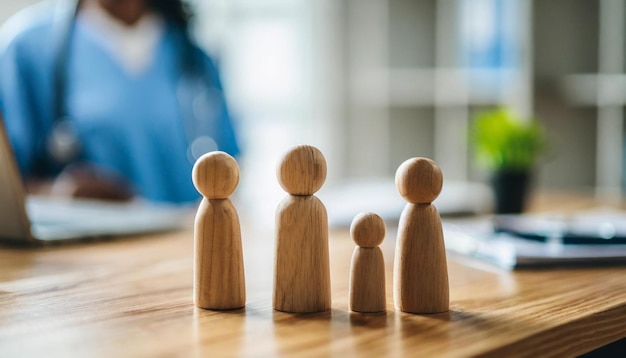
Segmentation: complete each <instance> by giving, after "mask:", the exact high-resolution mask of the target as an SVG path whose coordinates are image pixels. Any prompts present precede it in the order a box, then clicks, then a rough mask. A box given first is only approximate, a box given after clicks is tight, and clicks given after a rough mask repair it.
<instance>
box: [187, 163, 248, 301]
mask: <svg viewBox="0 0 626 358" xmlns="http://www.w3.org/2000/svg"><path fill="white" fill-rule="evenodd" d="M192 177H193V183H194V185H195V186H196V189H198V191H199V192H200V193H201V194H202V195H203V196H204V198H203V199H202V202H201V203H200V207H199V208H198V212H197V214H196V221H195V226H194V252H195V260H194V261H195V262H194V285H193V291H194V302H195V304H196V306H198V307H200V308H206V309H214V310H227V309H236V308H241V307H243V306H244V305H245V304H246V287H245V277H244V271H243V251H242V247H241V227H240V225H239V216H238V215H237V210H235V207H234V205H233V203H232V202H231V201H230V199H229V196H230V195H231V194H232V193H233V192H234V191H235V188H237V184H239V166H237V162H236V161H235V159H234V158H233V157H231V156H230V155H228V154H227V153H224V152H211V153H207V154H205V155H203V156H202V157H200V158H199V159H198V161H196V164H195V165H194V167H193V175H192Z"/></svg>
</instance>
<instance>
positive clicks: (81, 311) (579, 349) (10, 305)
mask: <svg viewBox="0 0 626 358" xmlns="http://www.w3.org/2000/svg"><path fill="white" fill-rule="evenodd" d="M191 226H192V225H191V223H190V225H189V229H188V230H185V231H181V232H176V233H169V234H159V235H153V236H148V237H139V238H131V239H125V240H118V241H109V242H96V243H88V244H80V245H69V246H59V247H49V248H38V249H22V248H1V249H0V356H3V357H14V356H28V357H36V356H81V357H84V356H105V357H121V356H145V357H156V356H184V357H188V356H207V357H221V356H250V357H271V356H312V357H321V356H340V357H349V356H375V357H383V356H421V357H431V356H449V357H463V356H493V357H509V356H541V357H549V356H571V355H577V354H581V353H584V352H588V351H591V350H593V349H595V348H597V347H600V346H603V345H606V344H608V343H610V342H612V341H615V340H618V339H620V338H622V337H625V336H626V267H623V266H617V267H600V268H569V269H541V270H539V269H536V270H523V271H506V270H504V269H500V268H496V267H494V266H491V265H489V264H487V263H482V262H480V261H476V260H475V259H471V258H465V257H460V256H455V255H452V254H450V255H449V257H448V265H449V277H450V311H449V312H448V313H443V314H432V315H412V314H406V313H400V312H396V311H394V310H393V305H392V302H393V300H392V297H391V293H392V289H391V283H392V279H391V273H392V269H391V268H392V267H393V262H392V260H393V250H394V245H395V239H394V235H395V231H394V230H393V228H391V229H390V230H389V231H388V234H387V238H386V239H385V241H384V242H383V244H382V245H381V249H382V251H383V253H384V257H385V260H386V262H385V265H386V268H387V270H386V273H387V280H386V282H387V302H388V304H387V311H386V313H384V314H369V315H368V314H359V313H353V312H350V311H349V309H348V275H349V270H350V258H351V255H352V251H353V249H354V243H353V242H352V241H351V240H350V238H349V236H348V233H347V231H333V232H331V237H330V261H331V273H332V275H331V281H332V310H331V311H330V312H326V313H321V314H301V315H298V314H287V313H281V312H275V311H273V310H272V277H273V265H274V262H273V256H274V237H273V233H272V232H271V230H252V229H248V230H246V228H244V230H243V250H244V257H245V259H244V260H245V275H246V286H247V305H246V307H245V308H244V309H240V310H235V311H221V312H220V311H208V310H202V309H197V308H195V307H194V305H193V300H192V282H193V277H192V269H193V255H192V249H193V242H192V241H193V240H192V237H193V233H192V231H191Z"/></svg>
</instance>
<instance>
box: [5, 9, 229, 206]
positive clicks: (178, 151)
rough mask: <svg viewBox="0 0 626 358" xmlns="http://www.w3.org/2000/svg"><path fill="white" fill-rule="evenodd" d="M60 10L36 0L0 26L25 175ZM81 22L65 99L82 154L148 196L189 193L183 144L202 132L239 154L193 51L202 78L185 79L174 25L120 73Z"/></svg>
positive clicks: (210, 70)
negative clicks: (137, 66)
mask: <svg viewBox="0 0 626 358" xmlns="http://www.w3.org/2000/svg"><path fill="white" fill-rule="evenodd" d="M51 6H52V7H51ZM70 14H71V8H66V9H65V10H63V9H61V10H59V7H56V8H55V7H54V5H52V4H46V5H38V6H36V7H34V8H30V9H27V10H25V11H23V12H21V13H19V14H17V15H15V16H14V18H13V19H11V20H10V21H9V22H8V23H7V25H6V26H5V28H3V29H2V32H1V34H0V108H1V110H2V113H3V114H4V118H5V125H6V128H7V132H8V135H9V139H10V141H11V143H12V145H13V148H14V151H15V154H16V157H17V160H18V164H19V168H20V170H21V172H22V175H23V176H24V177H25V178H28V177H31V176H33V175H34V174H35V173H36V172H37V171H38V169H40V168H37V166H38V165H39V164H40V162H41V158H47V157H48V156H47V154H46V151H45V143H46V141H47V139H48V136H49V132H50V129H51V127H52V124H53V123H54V118H53V116H54V115H53V110H52V108H53V97H52V93H53V90H54V86H53V67H54V65H53V63H54V57H55V56H56V52H57V48H58V47H59V46H58V44H59V42H60V41H61V39H62V38H63V36H65V35H64V33H66V30H64V25H65V24H67V23H68V22H69V16H71V15H70ZM84 25H85V24H83V23H81V21H77V22H76V26H75V29H74V32H73V35H72V43H71V45H70V51H69V57H68V60H67V64H66V68H67V76H66V79H67V80H66V82H67V85H66V86H67V90H66V98H65V106H66V108H67V112H68V114H69V116H70V119H71V120H72V121H73V123H74V124H75V127H76V129H77V133H78V136H79V138H80V141H81V145H82V160H83V161H85V162H90V163H94V164H97V165H100V166H103V167H105V168H107V169H110V170H113V171H116V172H118V173H121V174H122V175H124V176H125V177H126V178H127V179H129V180H130V181H131V182H132V183H133V184H134V185H135V187H136V190H137V192H138V194H139V195H140V196H142V197H144V198H146V199H148V200H151V201H160V202H172V203H185V202H190V201H195V200H197V199H198V198H199V197H200V196H199V194H198V192H197V191H196V190H195V188H194V187H193V184H192V181H191V169H192V163H191V161H190V160H189V158H190V142H193V141H194V140H196V139H197V138H199V137H203V138H212V140H213V141H215V143H216V145H217V148H216V149H218V150H222V151H225V152H227V153H229V154H231V155H233V156H237V155H238V154H239V147H238V145H237V141H236V138H235V131H234V129H233V124H232V121H231V118H230V116H229V113H228V110H227V107H226V103H225V100H224V94H223V90H222V86H221V83H220V80H219V75H218V71H217V69H216V67H215V64H214V63H213V61H211V59H210V58H209V57H208V56H207V55H206V54H204V53H201V52H199V55H200V56H202V60H203V64H204V70H205V71H206V74H205V75H206V79H208V81H197V80H192V79H189V78H185V76H183V75H182V71H181V68H182V66H181V63H180V61H181V56H180V55H179V54H180V53H181V51H180V46H181V41H180V37H181V33H180V31H177V29H176V28H174V27H173V26H171V25H167V24H166V28H165V30H164V31H163V35H162V37H161V39H160V41H159V43H158V45H157V47H156V49H155V54H154V58H153V59H152V63H151V64H150V65H149V66H148V67H147V68H146V69H145V70H144V71H143V72H141V73H139V74H129V73H127V72H126V71H125V69H123V68H122V67H121V64H120V63H119V62H117V60H115V59H113V58H112V57H111V55H110V54H109V53H108V52H107V51H106V50H105V49H103V48H102V47H101V45H100V43H99V42H98V41H97V40H95V39H94V38H93V36H92V34H90V31H92V30H91V29H90V28H87V27H85V26H84ZM198 51H199V50H198ZM198 83H201V84H203V85H202V86H198ZM206 83H210V85H208V86H207V85H205V84H206ZM198 103H204V104H205V107H206V108H205V110H201V109H198V108H196V107H198ZM205 141H206V140H205ZM195 154H197V153H195Z"/></svg>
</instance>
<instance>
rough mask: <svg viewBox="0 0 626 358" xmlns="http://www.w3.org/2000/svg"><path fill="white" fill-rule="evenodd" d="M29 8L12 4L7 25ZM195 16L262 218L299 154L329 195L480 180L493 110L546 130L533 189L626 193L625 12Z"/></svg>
mask: <svg viewBox="0 0 626 358" xmlns="http://www.w3.org/2000/svg"><path fill="white" fill-rule="evenodd" d="M35 2H36V1H32V0H29V1H26V0H19V1H18V0H3V1H2V2H0V16H1V17H2V18H1V19H0V21H2V22H4V20H6V19H7V18H8V17H9V16H11V15H12V14H13V13H15V12H16V11H18V10H19V9H20V8H22V7H25V6H27V5H29V4H32V3H35ZM191 3H192V5H193V7H194V9H195V11H196V15H197V16H196V18H195V30H196V35H197V37H198V39H199V41H200V42H201V43H202V45H203V46H204V47H205V48H206V49H207V50H208V51H209V52H210V53H212V54H213V55H214V56H215V58H216V59H217V60H218V62H219V65H220V68H221V70H222V75H223V80H224V84H225V88H226V91H227V96H228V101H229V103H230V106H231V109H232V111H233V113H234V115H235V116H236V119H237V123H238V128H239V131H240V137H241V144H242V146H243V150H244V156H243V157H242V162H241V166H242V175H243V178H242V184H241V186H240V189H239V192H240V196H241V197H242V198H245V199H244V200H245V201H249V202H251V203H259V204H260V205H259V208H262V209H260V211H259V212H261V213H265V214H266V215H268V216H273V210H274V208H275V205H276V203H277V201H276V200H280V197H282V196H283V195H284V192H283V191H282V190H281V189H280V187H279V186H278V184H277V182H276V178H275V171H274V170H275V165H276V162H277V161H278V160H279V158H280V156H281V154H282V153H283V152H284V151H285V149H286V148H287V147H288V146H290V145H294V144H299V143H309V144H312V145H315V146H318V147H319V148H320V149H321V150H322V151H323V152H324V153H325V155H326V159H327V161H328V166H329V170H328V173H329V177H328V180H327V186H328V187H331V188H332V187H334V186H341V185H343V184H344V183H351V182H352V181H353V180H357V181H362V180H366V179H372V180H377V179H379V178H383V179H381V180H388V179H389V178H392V177H393V174H394V172H395V170H396V168H397V167H398V165H399V164H400V163H402V162H403V161H404V160H405V159H407V158H409V157H414V156H426V157H430V158H433V159H434V160H435V161H437V162H438V163H439V165H440V166H441V168H442V171H443V173H444V176H445V178H446V181H447V182H458V183H464V182H486V180H487V173H486V172H485V171H484V170H483V169H481V168H480V167H479V166H477V165H476V163H475V159H474V155H473V153H472V148H471V143H469V136H468V128H470V127H471V123H472V120H473V118H474V115H475V113H477V112H478V111H481V110H484V109H486V108H491V107H494V106H499V105H506V106H509V107H511V108H513V109H515V110H516V111H517V112H518V113H520V114H521V115H522V116H523V117H525V118H530V117H536V118H537V119H538V120H539V121H540V122H541V124H542V125H543V126H544V127H545V129H546V132H547V135H548V137H549V143H550V151H549V154H548V155H547V156H545V157H544V158H543V160H542V161H541V162H540V163H539V165H538V166H537V168H536V175H535V186H536V188H539V189H540V190H543V189H545V190H586V191H595V192H597V193H599V194H601V195H608V196H612V197H620V196H621V194H622V191H623V178H624V175H623V172H624V170H623V167H624V165H623V158H624V156H623V142H624V141H623V131H624V129H623V106H624V103H625V101H626V75H625V74H624V65H625V62H626V60H625V57H624V47H625V45H626V39H625V36H626V31H625V30H626V28H625V19H626V10H625V8H626V6H625V1H624V0H589V1H569V0H551V1H532V0H515V1H514V0H419V1H415V0H342V1H338V0H317V1H306V0H195V1H191ZM385 178H386V179H385ZM348 185H349V184H348ZM275 198H278V199H275ZM262 203H266V204H267V205H265V206H264V205H263V204H262ZM270 207H271V208H272V209H271V210H269V212H267V211H268V210H266V209H267V208H270ZM375 209H376V208H375V207H373V208H372V210H375Z"/></svg>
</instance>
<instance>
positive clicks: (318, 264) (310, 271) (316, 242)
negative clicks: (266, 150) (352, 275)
mask: <svg viewBox="0 0 626 358" xmlns="http://www.w3.org/2000/svg"><path fill="white" fill-rule="evenodd" d="M324 180H326V160H325V159H324V156H323V155H322V153H321V152H320V151H319V150H318V149H317V148H315V147H312V146H309V145H301V146H298V147H295V148H293V149H292V150H290V151H289V152H288V153H287V154H286V155H285V156H284V157H283V159H282V161H281V163H280V165H279V167H278V181H279V182H280V185H281V186H282V187H283V189H285V191H287V192H288V193H289V195H288V196H287V197H286V198H285V199H284V200H283V201H282V202H281V203H280V205H279V206H278V209H277V212H276V265H275V270H276V271H275V274H274V309H275V310H278V311H283V312H292V313H306V312H323V311H327V310H329V309H330V304H331V297H330V261H329V256H328V217H327V214H326V208H325V207H324V204H322V202H321V201H320V200H319V199H318V198H317V197H316V196H315V195H313V194H314V193H315V192H316V191H318V190H319V188H320V187H321V186H322V184H324Z"/></svg>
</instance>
